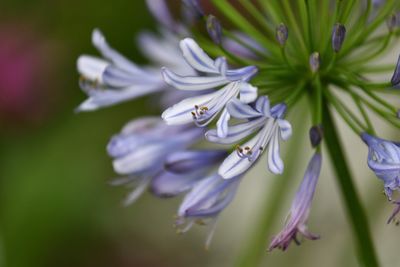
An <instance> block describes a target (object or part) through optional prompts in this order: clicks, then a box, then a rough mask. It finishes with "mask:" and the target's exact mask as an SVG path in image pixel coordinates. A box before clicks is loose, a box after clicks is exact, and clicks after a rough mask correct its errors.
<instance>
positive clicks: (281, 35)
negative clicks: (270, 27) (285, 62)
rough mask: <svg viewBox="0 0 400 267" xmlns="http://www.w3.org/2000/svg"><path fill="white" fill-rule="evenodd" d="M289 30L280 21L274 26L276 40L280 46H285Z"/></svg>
mask: <svg viewBox="0 0 400 267" xmlns="http://www.w3.org/2000/svg"><path fill="white" fill-rule="evenodd" d="M288 36H289V32H288V28H287V27H286V25H285V24H283V23H281V24H279V25H278V27H276V40H278V42H279V44H280V45H281V46H285V44H286V41H287V39H288Z"/></svg>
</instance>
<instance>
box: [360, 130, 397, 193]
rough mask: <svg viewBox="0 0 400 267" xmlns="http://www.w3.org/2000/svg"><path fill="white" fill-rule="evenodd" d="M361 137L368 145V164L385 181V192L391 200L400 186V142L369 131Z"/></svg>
mask: <svg viewBox="0 0 400 267" xmlns="http://www.w3.org/2000/svg"><path fill="white" fill-rule="evenodd" d="M361 138H362V139H363V141H364V142H365V143H366V144H367V145H368V149H369V152H368V166H369V167H370V169H371V170H372V171H374V172H375V174H376V176H378V178H379V179H381V180H382V181H383V183H384V187H385V194H386V196H387V197H388V199H389V200H391V199H392V194H393V191H394V190H398V189H399V188H400V144H399V143H396V142H393V141H388V140H384V139H381V138H378V137H375V136H372V135H369V134H367V133H363V134H362V135H361Z"/></svg>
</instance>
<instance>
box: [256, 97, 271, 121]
mask: <svg viewBox="0 0 400 267" xmlns="http://www.w3.org/2000/svg"><path fill="white" fill-rule="evenodd" d="M256 110H258V111H259V112H261V113H262V114H264V116H265V117H271V107H270V103H269V99H268V97H267V96H260V97H259V98H258V99H257V101H256Z"/></svg>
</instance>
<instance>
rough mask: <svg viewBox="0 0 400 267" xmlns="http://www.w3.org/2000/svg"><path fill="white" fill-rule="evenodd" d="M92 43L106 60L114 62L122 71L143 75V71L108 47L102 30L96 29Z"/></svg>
mask: <svg viewBox="0 0 400 267" xmlns="http://www.w3.org/2000/svg"><path fill="white" fill-rule="evenodd" d="M92 43H93V45H94V46H95V47H96V48H97V49H98V50H99V52H100V53H101V54H102V56H103V57H104V58H106V59H108V60H110V61H112V62H113V63H114V64H115V65H117V66H118V67H120V68H121V69H123V70H125V71H128V72H131V73H137V74H140V73H142V71H141V69H140V68H139V67H138V66H136V65H135V64H134V63H133V62H132V61H130V60H128V59H127V58H126V57H124V56H123V55H121V54H120V53H119V52H117V51H116V50H114V49H113V48H111V47H110V46H109V45H108V43H107V41H106V39H105V38H104V35H103V34H102V32H101V31H100V30H98V29H95V30H94V31H93V33H92Z"/></svg>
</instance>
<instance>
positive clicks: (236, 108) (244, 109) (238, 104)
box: [226, 99, 263, 119]
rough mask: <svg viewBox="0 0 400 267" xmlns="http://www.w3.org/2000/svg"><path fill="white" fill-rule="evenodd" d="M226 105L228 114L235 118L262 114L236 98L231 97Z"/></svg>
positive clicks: (253, 116)
mask: <svg viewBox="0 0 400 267" xmlns="http://www.w3.org/2000/svg"><path fill="white" fill-rule="evenodd" d="M226 107H227V109H228V112H229V114H230V115H231V116H232V117H234V118H236V119H250V118H255V117H261V116H262V115H263V114H261V113H260V112H258V111H257V110H254V109H253V108H252V107H251V106H249V105H247V104H244V103H243V102H242V101H240V100H238V99H232V100H231V101H229V103H228V104H227V106H226Z"/></svg>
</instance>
